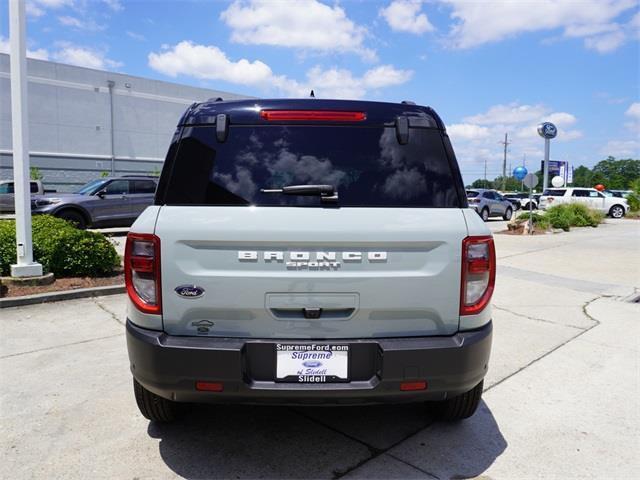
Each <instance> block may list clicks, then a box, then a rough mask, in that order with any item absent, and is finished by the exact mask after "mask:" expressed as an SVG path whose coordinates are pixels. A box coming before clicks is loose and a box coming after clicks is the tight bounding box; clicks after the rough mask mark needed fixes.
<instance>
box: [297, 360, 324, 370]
mask: <svg viewBox="0 0 640 480" xmlns="http://www.w3.org/2000/svg"><path fill="white" fill-rule="evenodd" d="M302 365H304V366H305V367H307V368H318V367H319V366H321V365H322V362H319V361H318V360H307V361H306V362H302Z"/></svg>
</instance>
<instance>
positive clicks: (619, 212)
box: [609, 205, 625, 218]
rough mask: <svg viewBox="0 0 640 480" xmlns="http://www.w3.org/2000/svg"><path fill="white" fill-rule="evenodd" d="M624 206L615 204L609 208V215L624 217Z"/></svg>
mask: <svg viewBox="0 0 640 480" xmlns="http://www.w3.org/2000/svg"><path fill="white" fill-rule="evenodd" d="M624 213H625V212H624V207H623V206H622V205H614V206H613V207H611V209H610V210H609V216H611V218H622V217H624Z"/></svg>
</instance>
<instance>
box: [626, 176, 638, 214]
mask: <svg viewBox="0 0 640 480" xmlns="http://www.w3.org/2000/svg"><path fill="white" fill-rule="evenodd" d="M631 190H632V192H631V193H630V194H629V195H628V196H627V202H628V203H629V208H630V209H631V211H632V212H637V211H639V210H640V178H638V179H636V180H634V181H633V182H631Z"/></svg>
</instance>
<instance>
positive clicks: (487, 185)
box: [471, 178, 493, 188]
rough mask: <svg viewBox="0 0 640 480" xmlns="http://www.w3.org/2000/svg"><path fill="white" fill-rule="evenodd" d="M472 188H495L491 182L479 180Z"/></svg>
mask: <svg viewBox="0 0 640 480" xmlns="http://www.w3.org/2000/svg"><path fill="white" fill-rule="evenodd" d="M471 188H493V185H492V183H491V181H490V180H485V179H483V178H479V179H477V180H476V181H474V182H473V183H472V184H471Z"/></svg>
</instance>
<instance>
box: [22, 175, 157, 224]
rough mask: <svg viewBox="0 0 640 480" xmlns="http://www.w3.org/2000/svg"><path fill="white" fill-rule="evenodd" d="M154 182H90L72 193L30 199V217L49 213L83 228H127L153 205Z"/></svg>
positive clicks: (137, 178)
mask: <svg viewBox="0 0 640 480" xmlns="http://www.w3.org/2000/svg"><path fill="white" fill-rule="evenodd" d="M157 182H158V179H157V178H156V177H151V176H137V175H135V176H134V175H126V176H121V177H105V178H100V179H97V180H92V181H90V182H89V183H87V184H86V185H85V186H83V187H82V188H80V189H79V190H78V191H77V192H75V193H55V194H50V195H37V196H32V197H31V212H32V213H33V214H49V215H54V216H56V217H59V218H64V219H65V220H69V221H71V222H73V223H75V224H76V225H77V226H78V228H86V227H129V226H131V224H132V223H133V222H134V221H135V220H136V218H138V216H139V215H140V214H141V213H142V211H143V210H144V209H145V208H147V207H148V206H149V205H151V204H152V203H153V195H154V193H155V191H156V186H157Z"/></svg>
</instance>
